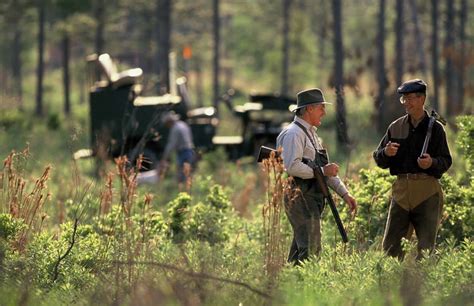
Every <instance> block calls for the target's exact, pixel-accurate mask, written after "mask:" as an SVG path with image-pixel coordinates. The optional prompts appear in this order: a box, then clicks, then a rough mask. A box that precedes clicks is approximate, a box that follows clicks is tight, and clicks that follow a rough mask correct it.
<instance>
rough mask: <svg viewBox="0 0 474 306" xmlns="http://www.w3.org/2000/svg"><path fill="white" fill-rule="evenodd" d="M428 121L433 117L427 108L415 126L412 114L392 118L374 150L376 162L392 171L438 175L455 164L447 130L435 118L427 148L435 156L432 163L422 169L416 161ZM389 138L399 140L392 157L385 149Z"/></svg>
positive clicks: (436, 176)
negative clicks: (447, 137)
mask: <svg viewBox="0 0 474 306" xmlns="http://www.w3.org/2000/svg"><path fill="white" fill-rule="evenodd" d="M429 121H430V117H429V116H428V113H427V112H426V111H425V116H424V117H423V119H422V120H421V121H420V122H418V124H417V125H416V126H414V125H413V124H412V122H411V120H410V116H409V115H405V116H403V117H400V118H398V119H397V120H395V121H394V122H392V123H391V124H390V126H389V127H388V129H387V132H386V133H385V135H384V137H383V138H382V140H381V141H380V144H379V146H378V148H377V150H375V152H374V153H373V157H374V159H375V162H376V163H377V165H378V166H379V167H381V168H383V169H386V168H390V174H392V175H398V174H405V173H426V174H428V175H431V176H434V177H435V178H441V176H442V175H443V173H444V172H446V171H447V170H448V169H449V167H451V164H452V158H451V153H450V152H449V147H448V142H447V141H446V133H445V131H444V128H443V126H442V125H441V123H439V122H437V121H435V122H434V124H433V129H432V131H431V139H430V142H429V144H428V150H427V152H426V153H428V154H429V155H430V156H431V158H432V160H433V163H432V165H431V167H429V168H428V169H422V168H420V166H419V165H418V162H417V159H418V157H419V156H420V154H421V150H422V148H423V143H424V142H425V137H426V133H427V130H428V123H429ZM389 141H391V142H396V143H399V144H400V146H399V148H398V151H397V154H396V155H395V156H392V157H389V156H386V155H385V153H384V152H385V146H386V145H387V143H388V142H389Z"/></svg>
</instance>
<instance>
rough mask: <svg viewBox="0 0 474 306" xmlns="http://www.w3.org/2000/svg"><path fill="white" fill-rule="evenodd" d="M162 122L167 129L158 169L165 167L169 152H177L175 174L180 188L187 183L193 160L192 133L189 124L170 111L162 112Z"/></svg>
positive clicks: (169, 155)
mask: <svg viewBox="0 0 474 306" xmlns="http://www.w3.org/2000/svg"><path fill="white" fill-rule="evenodd" d="M162 122H163V123H164V125H165V126H166V127H167V128H168V129H169V134H168V141H167V143H166V147H165V150H164V152H163V156H162V158H161V162H160V170H163V169H166V168H167V165H168V159H169V158H170V157H171V153H172V152H173V151H176V153H177V156H176V157H177V172H178V173H177V175H178V182H179V187H180V190H181V189H183V187H184V186H183V184H185V183H189V181H190V175H191V171H192V166H193V164H194V162H195V152H194V143H193V135H192V133H191V128H190V127H189V125H188V124H187V123H186V122H184V121H182V120H179V115H177V114H176V113H175V112H173V111H170V112H167V113H165V114H164V116H163V119H162Z"/></svg>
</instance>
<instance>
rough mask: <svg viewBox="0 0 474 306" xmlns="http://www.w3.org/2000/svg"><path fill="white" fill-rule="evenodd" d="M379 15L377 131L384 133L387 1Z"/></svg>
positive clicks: (381, 5)
mask: <svg viewBox="0 0 474 306" xmlns="http://www.w3.org/2000/svg"><path fill="white" fill-rule="evenodd" d="M379 5H380V7H379V15H378V35H377V50H378V54H377V55H378V56H377V83H378V93H377V96H376V98H375V113H376V116H377V118H376V120H377V130H378V131H379V132H382V133H383V131H384V130H385V123H384V122H383V107H384V100H385V90H386V89H387V86H388V81H387V75H386V73H385V0H380V2H379Z"/></svg>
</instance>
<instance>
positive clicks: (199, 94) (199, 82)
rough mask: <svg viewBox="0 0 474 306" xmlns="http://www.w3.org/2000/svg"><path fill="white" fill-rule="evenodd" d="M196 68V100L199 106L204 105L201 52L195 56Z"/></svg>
mask: <svg viewBox="0 0 474 306" xmlns="http://www.w3.org/2000/svg"><path fill="white" fill-rule="evenodd" d="M194 69H195V70H196V100H197V101H196V102H197V106H198V107H203V106H204V84H203V75H202V59H201V56H200V55H199V54H197V55H196V56H194Z"/></svg>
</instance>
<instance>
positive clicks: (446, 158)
mask: <svg viewBox="0 0 474 306" xmlns="http://www.w3.org/2000/svg"><path fill="white" fill-rule="evenodd" d="M430 142H431V144H430V145H432V147H433V149H434V150H433V151H432V152H431V154H430V155H431V158H432V159H433V164H432V165H431V167H430V168H429V169H427V172H428V174H430V175H433V176H434V177H441V175H442V174H443V173H445V172H446V171H448V169H449V167H451V164H452V163H453V160H452V158H451V153H450V152H449V147H448V142H447V140H446V132H445V131H444V128H443V126H442V125H441V124H439V123H438V122H436V125H435V126H433V134H432V137H431V140H430ZM430 151H431V150H430ZM430 151H428V153H430Z"/></svg>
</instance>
